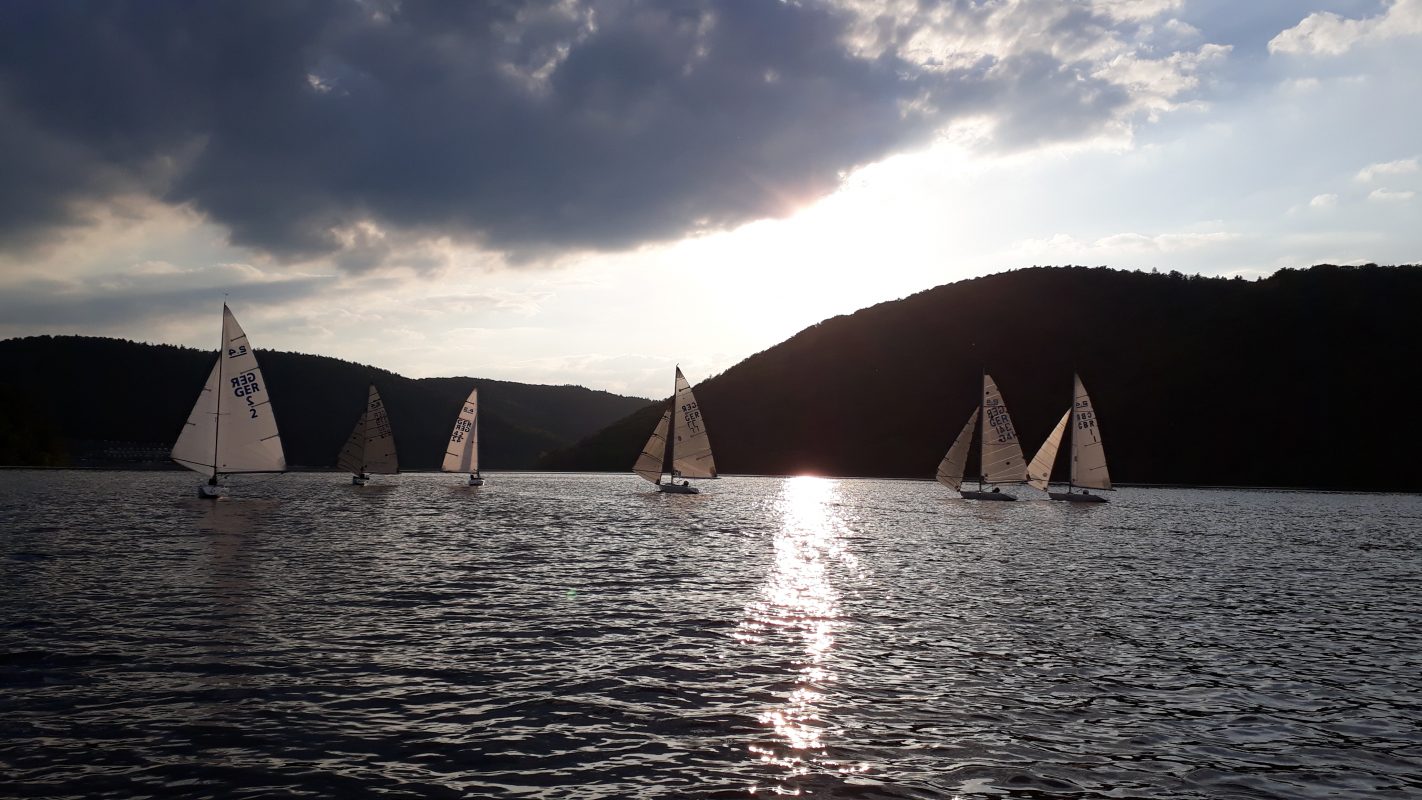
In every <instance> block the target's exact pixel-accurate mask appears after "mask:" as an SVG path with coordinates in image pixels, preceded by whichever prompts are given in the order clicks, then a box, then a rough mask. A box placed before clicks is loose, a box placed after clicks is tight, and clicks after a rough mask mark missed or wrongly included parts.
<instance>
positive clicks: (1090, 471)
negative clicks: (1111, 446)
mask: <svg viewBox="0 0 1422 800" xmlns="http://www.w3.org/2000/svg"><path fill="white" fill-rule="evenodd" d="M1075 377H1076V391H1075V398H1074V400H1073V402H1072V414H1073V415H1074V416H1075V418H1076V420H1075V424H1073V425H1072V432H1071V483H1072V485H1073V486H1082V487H1085V488H1087V489H1110V488H1111V474H1110V473H1109V472H1107V471H1106V450H1105V449H1103V448H1102V447H1101V429H1100V428H1098V427H1097V426H1096V412H1095V411H1094V410H1092V408H1091V398H1090V397H1089V396H1087V394H1086V387H1085V386H1082V385H1081V376H1080V375H1077V376H1075Z"/></svg>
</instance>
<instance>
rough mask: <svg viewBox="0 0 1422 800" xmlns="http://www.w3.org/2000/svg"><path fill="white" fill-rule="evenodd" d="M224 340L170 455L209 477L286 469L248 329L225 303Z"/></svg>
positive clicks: (269, 403)
mask: <svg viewBox="0 0 1422 800" xmlns="http://www.w3.org/2000/svg"><path fill="white" fill-rule="evenodd" d="M222 341H223V347H222V349H221V351H220V352H219V353H218V354H217V361H216V362H215V363H214V364H213V366H212V372H211V373H209V375H208V377H207V382H206V383H205V384H204V385H203V389H202V391H201V392H200V393H199V394H198V398H197V402H196V403H195V404H194V405H193V410H192V413H191V414H189V415H188V422H187V424H186V425H184V426H183V430H182V431H181V432H180V433H179V434H178V441H177V442H175V443H174V444H173V453H172V459H173V460H174V461H176V462H177V463H179V464H182V465H183V466H185V467H187V468H188V469H191V470H193V471H195V472H201V473H204V474H209V475H211V476H213V477H216V476H217V475H224V474H234V473H244V472H284V471H286V456H285V454H284V453H283V451H282V446H281V435H280V433H279V432H278V430H277V424H276V417H275V416H274V415H273V414H272V410H271V398H270V395H269V394H268V393H267V382H266V379H265V378H264V377H263V376H262V371H261V368H260V367H258V365H257V356H256V354H255V353H254V352H253V351H252V348H251V346H250V344H249V343H248V341H247V334H246V333H244V332H243V331H242V326H241V325H239V324H237V318H236V317H234V316H233V315H232V311H231V310H230V309H228V308H227V306H226V305H224V306H223V307H222Z"/></svg>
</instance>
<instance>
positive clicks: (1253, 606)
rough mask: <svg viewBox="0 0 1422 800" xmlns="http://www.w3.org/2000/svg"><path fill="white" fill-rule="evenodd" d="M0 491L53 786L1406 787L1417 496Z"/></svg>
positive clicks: (30, 715) (890, 485) (603, 792)
mask: <svg viewBox="0 0 1422 800" xmlns="http://www.w3.org/2000/svg"><path fill="white" fill-rule="evenodd" d="M454 484H455V481H454V480H453V479H452V478H450V477H447V476H442V475H402V476H399V477H397V478H390V479H380V482H378V483H376V484H373V485H371V486H368V487H365V488H364V489H361V488H357V487H351V486H349V485H348V484H345V483H343V482H342V477H341V476H338V475H313V474H308V475H286V476H280V477H277V478H272V479H252V480H250V481H246V482H239V483H238V484H237V486H236V487H235V489H234V493H233V497H232V498H231V499H230V500H228V501H223V502H219V503H211V502H205V501H199V500H197V499H189V497H188V495H189V494H190V493H191V491H192V489H193V487H194V485H195V484H194V481H193V479H192V478H191V477H189V476H188V475H186V474H179V473H157V474H123V473H53V472H47V473H40V472H0V775H3V776H4V793H6V794H13V795H17V796H31V797H39V796H44V797H106V796H112V797H120V796H123V797H128V796H157V795H164V796H183V797H214V798H216V797H223V798H227V797H238V798H243V797H267V796H273V795H280V796H291V797H347V796H353V795H366V794H380V795H384V796H389V797H396V798H399V797H421V798H424V797H522V798H529V797H534V798H542V797H547V798H553V797H558V798H565V797H571V798H619V797H631V796H635V797H652V798H655V797H687V796H695V797H727V798H731V797H751V796H763V795H772V796H774V795H799V796H818V797H841V798H942V797H964V798H966V797H1020V798H1029V797H1035V798H1044V797H1079V798H1105V797H1146V796H1149V797H1179V798H1234V797H1239V798H1258V797H1281V798H1282V797H1289V798H1293V797H1305V798H1309V797H1360V798H1361V797H1369V798H1373V797H1381V798H1389V797H1395V798H1403V797H1416V796H1419V795H1422V727H1419V725H1418V722H1417V720H1418V719H1422V678H1419V675H1422V656H1419V655H1418V654H1419V653H1422V632H1420V631H1422V620H1419V611H1422V592H1419V591H1418V587H1419V585H1422V581H1419V579H1422V500H1419V499H1418V498H1415V497H1407V496H1362V495H1344V494H1307V493H1278V492H1226V491H1185V490H1174V491H1166V490H1124V491H1122V492H1119V493H1118V494H1117V496H1116V497H1115V498H1114V499H1115V501H1116V502H1114V503H1112V504H1110V505H1107V506H1104V507H1099V506H1098V507H1090V508H1077V507H1072V506H1071V505H1068V504H1061V503H1048V502H1019V503H1014V504H996V503H991V504H986V503H985V504H974V503H968V502H964V501H958V500H951V499H948V498H947V497H946V493H945V492H943V491H941V490H940V489H939V488H938V487H936V486H934V485H932V484H929V483H913V482H892V481H849V480H844V481H834V480H824V479H813V478H796V479H789V480H779V479H749V478H746V479H737V478H728V479H723V480H720V481H717V482H716V483H715V484H714V485H712V486H711V487H709V489H708V492H707V493H706V494H702V495H699V496H667V495H658V494H655V493H650V492H647V491H645V490H644V488H643V487H642V485H641V484H640V482H638V481H636V480H635V479H634V478H632V477H630V476H620V475H619V476H566V475H510V474H501V475H496V476H492V480H491V481H490V483H489V485H487V486H485V487H483V488H482V489H475V490H471V489H468V488H467V487H459V486H457V485H454Z"/></svg>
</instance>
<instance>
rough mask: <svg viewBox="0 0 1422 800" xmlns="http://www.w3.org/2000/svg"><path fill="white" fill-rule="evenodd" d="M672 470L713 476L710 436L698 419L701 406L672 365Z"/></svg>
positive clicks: (705, 476)
mask: <svg viewBox="0 0 1422 800" xmlns="http://www.w3.org/2000/svg"><path fill="white" fill-rule="evenodd" d="M671 434H672V470H673V471H675V472H677V473H680V474H681V477H683V478H714V477H716V460H715V459H713V458H712V457H711V439H710V437H708V436H707V435H706V425H705V424H704V422H703V421H702V419H701V409H700V407H698V406H697V405H696V397H695V396H693V395H692V394H691V384H690V383H687V380H686V376H685V375H682V374H681V367H677V369H676V396H675V397H673V398H672V426H671Z"/></svg>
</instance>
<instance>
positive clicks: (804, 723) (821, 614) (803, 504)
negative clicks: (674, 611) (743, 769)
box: [737, 477, 867, 794]
mask: <svg viewBox="0 0 1422 800" xmlns="http://www.w3.org/2000/svg"><path fill="white" fill-rule="evenodd" d="M838 501H839V491H838V484H837V482H836V481H834V480H830V479H825V478H813V477H797V478H793V479H791V480H788V481H786V482H785V488H784V492H783V494H782V495H781V498H780V501H779V503H778V509H777V510H778V511H779V513H780V514H781V516H782V524H781V526H780V529H779V530H778V531H777V532H776V535H775V560H774V565H773V567H772V568H771V573H770V575H769V576H768V577H767V578H766V582H765V585H764V587H762V589H761V599H759V600H757V601H755V602H753V603H749V604H747V606H746V609H745V614H744V617H743V619H742V622H741V624H740V626H739V630H738V631H737V638H739V639H740V640H741V641H742V642H745V643H747V644H759V643H763V642H766V641H767V640H768V639H770V638H772V637H776V636H780V637H790V638H792V639H794V640H795V641H796V642H797V644H798V646H799V648H800V650H801V652H802V657H801V658H800V659H798V663H799V665H800V668H799V671H798V672H797V674H796V677H795V688H794V689H793V690H792V691H791V692H790V693H789V695H788V696H786V698H785V700H784V702H782V703H780V704H779V705H777V706H775V707H773V708H770V709H767V710H766V711H765V712H763V713H762V714H761V715H760V716H759V721H760V722H761V723H762V724H764V725H766V726H769V728H770V729H771V730H773V731H774V733H775V736H776V738H777V739H778V740H779V741H780V742H781V744H780V745H779V746H773V747H764V746H752V747H750V751H751V753H752V754H754V755H755V756H756V757H757V758H759V759H760V760H761V761H763V762H765V763H771V764H776V765H778V766H780V767H783V768H784V769H785V770H786V771H787V775H788V776H789V777H798V776H803V775H808V774H810V773H811V772H812V771H824V770H828V771H833V772H838V773H859V772H863V771H865V770H866V769H867V766H865V765H847V764H841V763H838V762H836V761H834V760H832V759H830V758H828V757H827V756H826V742H825V738H824V737H825V731H826V728H827V727H829V725H828V724H827V722H826V721H825V719H824V718H823V717H822V714H821V708H822V706H823V701H824V699H825V695H826V692H827V691H828V690H829V687H830V686H831V685H832V684H834V682H835V680H836V675H835V672H834V670H833V650H834V644H835V636H836V633H837V631H838V630H839V629H840V627H841V626H842V624H843V620H842V618H841V613H840V608H839V598H840V594H839V590H838V589H836V588H835V585H834V582H833V581H832V580H831V572H832V571H836V572H837V571H839V570H845V571H847V572H848V573H849V574H853V573H854V572H855V571H857V569H858V562H857V561H856V559H855V558H854V556H853V555H852V554H851V553H849V552H848V550H847V549H846V547H845V544H844V536H843V534H844V532H845V522H844V520H843V519H842V518H841V517H840V516H839V515H838V514H837V513H836V512H835V510H834V509H835V506H836V504H837V503H838ZM759 788H760V789H764V790H769V791H775V792H776V793H778V794H799V791H798V789H792V788H788V787H773V788H772V787H759Z"/></svg>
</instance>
